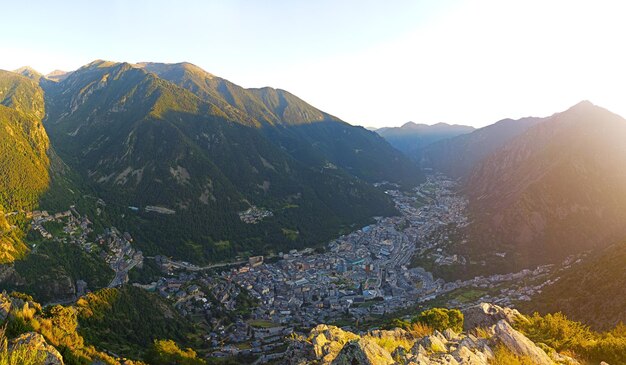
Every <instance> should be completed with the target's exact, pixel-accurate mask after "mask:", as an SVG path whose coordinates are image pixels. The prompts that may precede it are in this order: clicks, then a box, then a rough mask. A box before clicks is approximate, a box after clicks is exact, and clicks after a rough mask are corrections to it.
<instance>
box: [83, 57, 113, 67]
mask: <svg viewBox="0 0 626 365" xmlns="http://www.w3.org/2000/svg"><path fill="white" fill-rule="evenodd" d="M116 64H118V62H113V61H107V60H101V59H97V60H94V61H91V62H89V63H88V64H86V65H85V66H83V67H81V68H101V67H111V66H114V65H116Z"/></svg>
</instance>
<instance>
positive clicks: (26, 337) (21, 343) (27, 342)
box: [10, 332, 63, 365]
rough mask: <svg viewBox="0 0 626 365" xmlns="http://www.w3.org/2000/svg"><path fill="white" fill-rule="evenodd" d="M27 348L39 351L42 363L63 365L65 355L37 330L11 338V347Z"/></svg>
mask: <svg viewBox="0 0 626 365" xmlns="http://www.w3.org/2000/svg"><path fill="white" fill-rule="evenodd" d="M18 347H19V348H21V349H24V348H25V349H26V350H27V351H28V352H29V353H35V352H37V353H39V354H41V356H42V358H43V362H42V363H41V364H42V365H63V357H62V356H61V354H60V353H59V351H57V349H55V348H54V347H53V346H51V345H49V344H48V343H47V342H46V340H45V339H44V338H43V336H42V335H40V334H39V333H35V332H28V333H24V334H23V335H21V336H19V337H17V338H15V339H13V340H11V347H10V349H11V350H13V349H15V348H18Z"/></svg>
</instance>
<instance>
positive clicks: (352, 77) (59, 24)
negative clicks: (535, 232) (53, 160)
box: [0, 0, 626, 127]
mask: <svg viewBox="0 0 626 365" xmlns="http://www.w3.org/2000/svg"><path fill="white" fill-rule="evenodd" d="M622 4H624V5H622ZM625 10H626V3H624V2H622V1H617V0H616V1H571V0H570V1H556V0H550V1H546V0H543V1H533V0H524V1H506V0H493V1H481V0H473V1H469V0H468V1H461V0H459V1H445V0H431V1H418V0H406V1H403V0H398V1H394V0H388V1H383V0H380V1H367V0H354V1H342V0H314V1H307V0H301V1H297V0H284V1H270V0H265V1H262V0H256V1H253V0H247V1H244V0H240V1H232V0H230V1H217V0H216V1H208V0H199V1H182V0H181V1H155V0H143V1H141V0H134V1H130V0H129V1H121V0H117V1H115V0H108V1H99V2H95V1H54V2H53V1H27V0H20V1H3V4H2V13H3V15H4V16H3V17H2V18H3V24H2V26H3V29H4V31H3V36H2V38H1V42H0V68H2V69H8V70H12V69H15V68H17V67H20V66H23V65H30V66H32V67H34V68H35V69H38V70H39V71H41V72H44V73H47V72H50V71H52V70H53V69H65V70H72V69H76V68H78V67H80V66H81V65H83V64H85V63H88V62H90V61H92V60H94V59H98V58H101V59H107V60H113V61H128V62H139V61H160V62H179V61H189V62H192V63H194V64H197V65H198V66H200V67H202V68H204V69H205V70H207V71H209V72H211V73H213V74H216V75H218V76H221V77H224V78H227V79H229V80H230V81H233V82H235V83H237V84H239V85H242V86H245V87H260V86H272V87H277V88H282V89H286V90H289V91H291V92H292V93H294V94H296V95H298V96H300V97H301V98H303V99H304V100H306V101H308V102H309V103H311V104H313V105H314V106H316V107H318V108H320V109H322V110H324V111H327V112H329V113H331V114H334V115H336V116H338V117H340V118H342V119H344V120H346V121H348V122H350V123H352V124H359V125H365V126H376V127H380V126H394V125H401V124H403V123H405V122H407V121H414V122H419V123H428V124H432V123H437V122H448V123H460V124H471V125H474V126H484V125H487V124H491V123H493V122H495V121H497V120H499V119H502V118H506V117H513V118H519V117H523V116H528V115H535V116H545V115H550V114H552V113H554V112H557V111H561V110H564V109H566V108H567V107H569V106H571V105H573V104H575V103H577V102H578V101H580V100H583V99H588V100H591V101H592V102H594V103H595V104H598V105H601V106H604V107H606V108H608V109H610V110H612V111H614V112H617V113H619V114H621V115H623V116H626V90H624V89H625V85H626V40H625V37H626V21H624V15H625V14H626V12H625Z"/></svg>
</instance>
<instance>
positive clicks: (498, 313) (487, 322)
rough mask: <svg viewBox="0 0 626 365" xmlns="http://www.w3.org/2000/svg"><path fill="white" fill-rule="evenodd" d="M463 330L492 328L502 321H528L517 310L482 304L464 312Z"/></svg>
mask: <svg viewBox="0 0 626 365" xmlns="http://www.w3.org/2000/svg"><path fill="white" fill-rule="evenodd" d="M463 317H464V322H463V330H464V331H469V330H471V329H473V328H476V327H485V328H487V327H491V326H493V325H495V324H496V323H498V321H500V320H503V319H504V320H506V321H507V322H509V323H514V322H515V321H520V320H522V321H523V320H526V318H525V317H524V316H523V315H522V314H521V313H520V312H518V311H517V310H516V309H511V308H503V307H500V306H498V305H495V304H491V303H480V304H478V305H475V306H473V307H469V308H467V309H465V310H463Z"/></svg>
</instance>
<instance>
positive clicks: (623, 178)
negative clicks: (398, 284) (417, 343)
mask: <svg viewBox="0 0 626 365" xmlns="http://www.w3.org/2000/svg"><path fill="white" fill-rule="evenodd" d="M624 136H626V121H625V120H624V119H623V118H621V117H620V116H618V115H615V114H613V113H611V112H609V111H607V110H605V109H602V108H600V107H597V106H595V105H593V104H591V103H590V102H587V101H585V102H581V103H579V104H577V105H575V106H573V107H572V108H570V109H568V110H567V111H565V112H562V113H557V114H554V115H552V116H550V117H547V118H524V119H520V120H510V119H507V120H503V121H500V122H498V123H496V124H493V125H491V126H488V127H485V128H481V129H478V130H476V131H474V132H472V133H469V134H465V135H461V136H457V137H454V138H450V139H447V140H442V141H439V142H436V143H434V144H432V145H430V146H428V147H426V148H425V149H424V150H423V154H422V161H421V163H422V165H423V166H429V167H433V168H434V169H435V170H436V171H442V172H444V173H446V174H448V175H450V176H453V177H458V178H460V179H461V181H462V182H463V184H462V186H463V193H464V194H465V195H466V196H467V197H468V198H469V215H470V219H471V221H472V224H470V225H469V226H468V227H467V228H466V230H465V232H466V234H467V235H468V243H467V244H463V245H460V244H459V245H457V247H456V250H457V251H456V252H458V253H461V254H464V255H468V256H469V257H471V258H472V260H471V261H473V262H476V263H479V262H483V261H486V262H488V263H490V265H488V267H485V268H483V269H479V270H478V272H480V271H481V270H482V271H483V272H489V271H492V270H493V269H494V266H495V267H499V268H500V269H499V270H502V271H505V270H508V271H510V270H511V269H512V268H523V267H532V266H534V265H538V264H544V263H550V262H555V261H557V260H562V259H563V258H565V257H566V256H568V255H570V254H575V253H579V252H582V251H584V250H591V249H596V248H601V247H605V246H607V245H609V244H612V243H614V242H616V240H619V239H622V238H624V237H626V228H625V226H624V225H623V222H624V221H625V219H626V210H624V207H626V164H625V163H624V162H626V147H625V145H624V143H623V141H622V140H623V137H624ZM492 265H493V266H492ZM478 266H479V267H480V265H478ZM465 269H467V267H466V268H465ZM461 271H463V270H460V271H459V272H461ZM470 272H473V271H471V270H470Z"/></svg>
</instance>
